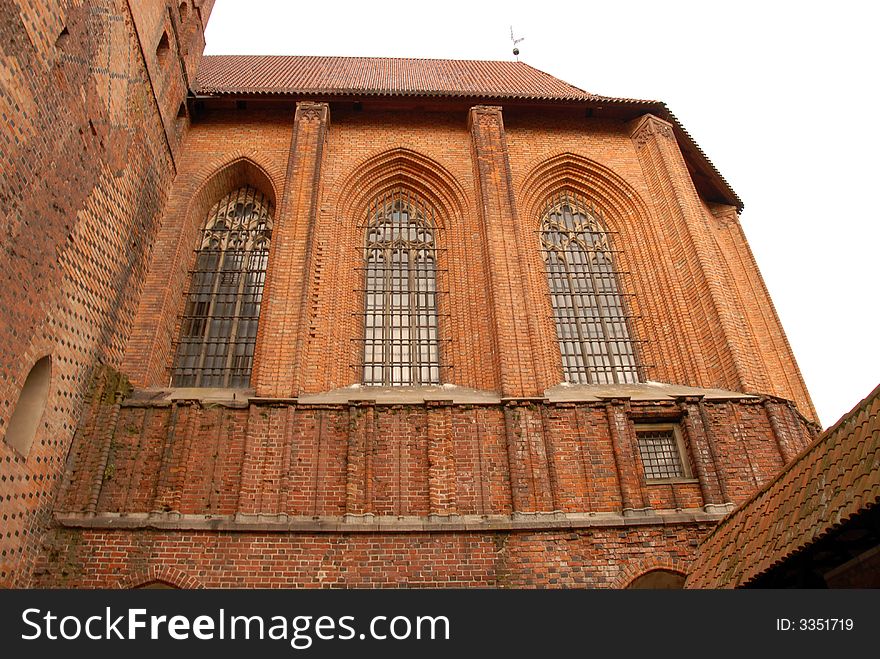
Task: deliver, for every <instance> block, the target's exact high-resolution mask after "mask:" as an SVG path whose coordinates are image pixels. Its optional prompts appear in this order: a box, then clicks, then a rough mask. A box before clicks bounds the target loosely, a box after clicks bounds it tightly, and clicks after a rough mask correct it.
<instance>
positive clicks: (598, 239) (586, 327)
mask: <svg viewBox="0 0 880 659" xmlns="http://www.w3.org/2000/svg"><path fill="white" fill-rule="evenodd" d="M541 251H542V254H543V257H544V263H545V266H546V271H547V281H548V284H549V287H550V299H551V303H552V306H553V317H554V320H555V323H556V336H557V339H558V341H559V350H560V352H561V354H562V367H563V370H564V372H565V380H566V381H567V382H574V383H579V384H615V383H634V382H639V381H641V380H642V377H641V369H640V368H639V365H638V361H637V359H636V349H635V342H634V340H633V339H632V336H631V332H630V326H629V317H628V314H627V313H626V307H625V305H624V302H623V296H622V295H621V292H620V287H619V282H618V274H619V273H618V272H617V270H616V268H615V259H614V252H613V250H612V249H611V246H610V242H609V238H608V235H607V233H606V231H605V229H604V228H603V227H602V225H601V223H600V221H599V219H598V213H597V212H596V211H595V210H594V209H592V208H590V207H589V205H588V204H587V203H586V201H585V200H584V199H582V198H581V197H579V196H578V195H575V194H573V193H570V192H566V193H563V194H561V195H559V196H558V197H556V198H554V199H552V200H551V201H550V203H549V204H548V206H547V209H546V211H545V213H544V217H543V220H542V222H541Z"/></svg>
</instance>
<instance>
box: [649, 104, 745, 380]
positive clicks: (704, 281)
mask: <svg viewBox="0 0 880 659" xmlns="http://www.w3.org/2000/svg"><path fill="white" fill-rule="evenodd" d="M632 140H633V143H634V144H635V147H636V152H637V154H638V159H639V163H640V164H641V167H642V172H643V173H644V175H645V179H646V181H647V183H648V186H649V188H650V190H651V197H652V201H653V203H654V207H655V209H656V211H657V214H658V216H659V217H660V219H661V224H662V227H663V230H664V231H665V232H667V233H668V236H667V238H668V239H667V241H666V242H667V244H669V245H672V246H673V248H672V249H673V250H674V253H673V254H672V257H673V259H674V261H675V263H676V267H677V270H678V273H679V280H680V287H681V288H682V289H683V291H684V294H685V296H686V301H685V302H686V305H687V308H686V309H682V310H681V314H682V328H681V330H682V331H683V332H684V336H682V342H683V344H684V345H688V346H691V347H692V350H691V351H689V352H690V353H691V359H692V360H693V366H694V367H695V368H696V369H697V377H699V378H700V382H701V384H704V385H705V386H725V387H728V388H734V389H740V388H742V386H743V382H744V380H746V379H747V377H748V375H747V374H748V371H749V369H748V360H747V358H746V357H747V355H746V354H745V351H744V350H743V346H742V340H741V334H742V332H743V329H742V328H741V327H740V328H739V329H738V326H737V322H736V318H735V315H736V314H735V313H734V312H733V307H735V305H734V304H733V302H732V300H729V299H726V296H728V295H729V291H728V290H727V289H726V288H725V277H724V276H723V273H722V272H721V266H720V265H719V262H720V258H719V255H718V253H717V249H716V247H715V245H714V244H713V243H712V238H711V236H710V235H709V233H708V227H707V222H706V216H705V213H704V211H703V208H702V206H701V202H700V198H699V196H698V194H697V191H696V188H695V187H694V184H693V181H692V179H691V176H690V173H689V172H688V169H687V165H686V163H685V160H684V156H683V155H682V153H681V150H680V149H679V146H678V142H677V141H676V139H675V133H674V131H673V127H672V125H671V124H670V123H668V122H666V121H663V120H662V119H660V118H658V117H655V116H654V115H651V114H646V115H644V116H643V117H642V118H641V119H639V120H638V121H637V122H635V127H634V129H633V131H632Z"/></svg>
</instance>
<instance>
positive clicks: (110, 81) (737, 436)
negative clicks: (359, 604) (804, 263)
mask: <svg viewBox="0 0 880 659" xmlns="http://www.w3.org/2000/svg"><path fill="white" fill-rule="evenodd" d="M211 5H212V2H211V1H210V0H203V1H202V2H198V1H196V2H193V1H192V0H186V1H184V2H164V3H163V2H155V3H129V2H126V1H125V0H86V1H84V2H61V3H36V4H34V3H25V2H19V1H17V2H12V3H6V4H4V5H3V9H2V11H3V12H4V15H3V16H2V24H0V30H2V31H3V35H2V36H3V43H4V48H6V49H7V51H6V54H7V58H5V59H4V60H3V64H2V66H3V67H5V68H2V69H0V76H2V78H0V79H2V82H3V88H2V95H0V110H2V112H3V116H4V121H5V122H6V123H7V125H8V129H7V130H6V132H5V133H4V135H3V140H4V141H3V155H2V165H3V178H2V181H0V190H2V195H3V198H4V200H5V206H6V208H7V222H6V230H5V233H4V235H3V239H2V241H3V248H4V250H5V253H6V259H4V261H3V263H2V266H0V267H2V270H3V282H4V286H3V287H2V290H0V295H2V302H0V304H2V308H3V310H4V313H3V315H2V321H0V322H2V323H3V325H4V326H3V332H2V337H3V340H2V344H0V350H2V354H3V360H2V380H0V387H2V397H0V399H2V400H3V402H4V405H3V407H2V409H0V422H2V426H0V428H2V430H0V433H3V435H4V438H5V439H4V442H3V443H2V444H0V460H2V482H0V495H2V500H0V509H2V519H3V526H2V529H3V532H2V537H0V552H2V558H0V579H2V582H3V583H5V584H8V585H12V586H35V587H46V586H52V587H117V586H123V587H126V586H141V585H148V584H153V583H162V584H167V585H174V586H186V587H197V586H208V587H215V586H233V587H234V586H303V587H330V586H333V587H343V586H348V587H351V586H391V587H397V586H512V587H520V586H614V587H623V586H628V585H675V584H678V583H681V582H682V581H683V577H684V574H686V573H687V571H688V567H689V565H690V563H691V561H692V560H693V556H694V552H695V547H696V546H697V545H698V544H699V542H700V541H701V540H702V539H703V538H704V537H705V536H706V535H707V534H708V533H710V532H711V530H712V529H713V528H714V526H715V525H716V523H717V522H718V520H720V519H721V518H722V517H723V516H724V515H725V514H726V513H727V512H728V511H729V510H731V509H732V508H733V506H734V505H736V504H737V503H740V502H743V501H745V500H746V499H748V498H749V497H750V496H752V495H753V494H754V493H755V492H756V491H757V490H758V489H759V488H760V487H761V486H762V485H764V484H765V483H767V482H768V481H770V480H771V479H772V478H773V477H774V476H775V475H776V474H777V473H778V472H779V471H780V470H782V468H783V467H784V465H785V464H786V463H788V462H789V461H791V460H792V458H794V457H795V456H796V455H797V454H798V453H799V451H800V450H801V449H802V448H803V447H805V446H806V445H807V444H809V443H810V441H811V440H812V438H813V436H814V435H815V432H816V428H817V426H816V415H815V411H814V410H813V407H812V404H811V402H810V399H809V395H808V393H807V391H806V389H805V387H804V384H803V381H802V378H801V376H800V374H799V371H798V369H797V366H796V364H795V361H794V358H793V356H792V354H791V349H790V347H789V345H788V343H787V341H786V339H785V336H784V333H783V331H782V328H781V326H780V323H779V320H778V318H777V316H776V313H775V311H774V309H773V305H772V303H771V301H770V299H769V297H768V295H767V291H766V288H765V287H764V284H763V282H762V280H761V276H760V274H759V272H758V269H757V266H756V264H755V262H754V259H753V257H752V255H751V252H750V251H749V248H748V246H747V244H746V241H745V238H744V236H743V233H742V230H741V228H740V225H739V221H738V214H739V211H740V210H741V208H742V204H741V202H740V200H739V199H738V197H737V196H736V194H735V193H734V192H733V190H731V189H730V187H729V185H728V184H727V183H726V182H725V180H724V179H723V177H722V176H721V175H720V174H719V173H718V172H717V171H716V169H715V168H714V167H713V165H712V164H711V163H710V161H709V160H708V158H707V157H706V156H705V154H704V153H703V152H702V151H701V150H700V149H699V147H698V146H697V144H696V143H695V142H694V140H693V139H692V138H691V137H690V136H689V135H688V133H687V132H686V131H685V130H684V128H683V127H682V126H681V125H680V123H679V122H678V121H677V120H676V118H675V117H674V116H673V115H672V114H671V113H670V112H669V110H668V109H667V108H666V106H665V105H664V104H662V103H659V102H655V101H640V100H633V99H619V98H608V97H604V96H599V95H595V94H592V93H588V92H585V91H583V90H581V89H578V88H575V87H573V86H571V85H569V84H567V83H565V82H562V81H560V80H558V79H556V78H553V77H552V76H550V75H548V74H546V73H543V72H540V71H537V70H535V69H533V68H531V67H529V66H528V65H526V64H522V63H518V62H474V61H430V60H391V59H376V58H334V57H202V56H201V52H202V49H203V47H204V37H203V29H204V25H205V23H206V21H207V20H208V17H209V14H210V10H211Z"/></svg>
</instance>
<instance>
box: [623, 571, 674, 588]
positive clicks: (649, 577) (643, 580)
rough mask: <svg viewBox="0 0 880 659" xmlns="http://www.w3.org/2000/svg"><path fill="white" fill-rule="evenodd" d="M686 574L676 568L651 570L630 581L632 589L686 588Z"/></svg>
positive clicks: (629, 586)
mask: <svg viewBox="0 0 880 659" xmlns="http://www.w3.org/2000/svg"><path fill="white" fill-rule="evenodd" d="M684 581H685V575H683V574H682V573H681V572H676V571H674V570H663V569H658V570H650V571H649V572H645V573H644V574H641V575H639V576H638V577H636V578H635V579H633V580H632V581H630V582H629V585H628V586H627V588H628V589H630V590H679V589H681V588H684Z"/></svg>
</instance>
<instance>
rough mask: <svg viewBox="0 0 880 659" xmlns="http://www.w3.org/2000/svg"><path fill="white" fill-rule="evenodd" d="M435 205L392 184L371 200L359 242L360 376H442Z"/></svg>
mask: <svg viewBox="0 0 880 659" xmlns="http://www.w3.org/2000/svg"><path fill="white" fill-rule="evenodd" d="M435 226H436V225H435V221H434V210H433V208H432V207H431V205H430V204H429V203H428V202H427V201H426V200H425V199H422V198H420V197H419V196H418V195H417V194H415V193H413V192H410V191H407V190H404V189H395V190H392V191H389V192H387V193H385V194H383V195H381V196H380V197H378V198H377V199H375V200H374V202H373V207H372V209H371V211H370V214H369V218H368V221H367V227H366V240H365V245H364V266H365V268H364V270H365V277H364V281H365V286H364V289H365V290H364V352H363V382H364V384H369V385H388V386H411V385H425V384H439V383H440V348H439V340H438V336H437V293H438V291H437V254H436V245H435Z"/></svg>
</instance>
